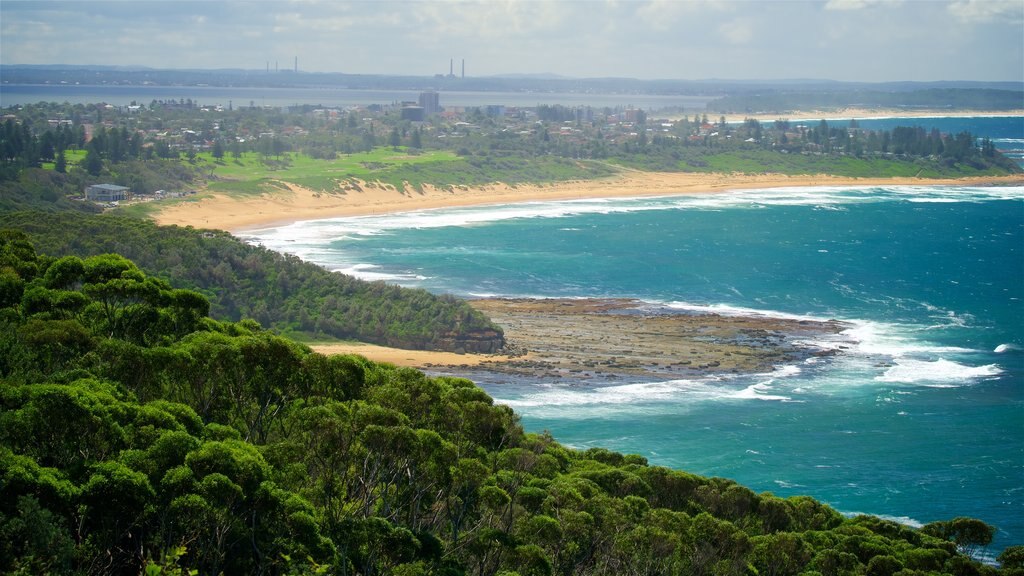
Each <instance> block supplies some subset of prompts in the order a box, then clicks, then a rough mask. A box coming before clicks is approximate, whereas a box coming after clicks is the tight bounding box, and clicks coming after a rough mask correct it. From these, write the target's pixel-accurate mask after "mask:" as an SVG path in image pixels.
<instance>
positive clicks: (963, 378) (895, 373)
mask: <svg viewBox="0 0 1024 576" xmlns="http://www.w3.org/2000/svg"><path fill="white" fill-rule="evenodd" d="M1002 372H1003V370H1002V369H1001V368H1000V367H999V366H997V365H996V364H986V365H984V366H967V365H965V364H960V363H958V362H954V361H952V360H947V359H945V358H940V359H938V360H934V361H927V360H914V359H910V358H901V359H899V360H898V363H897V364H896V365H895V366H892V367H891V368H889V369H888V370H886V371H885V373H884V374H882V375H881V376H877V377H875V380H876V381H879V382H893V383H901V384H921V385H924V386H929V387H934V388H949V387H954V386H957V385H961V384H965V383H968V382H970V381H971V380H975V379H979V378H990V377H993V376H998V375H999V374H1002Z"/></svg>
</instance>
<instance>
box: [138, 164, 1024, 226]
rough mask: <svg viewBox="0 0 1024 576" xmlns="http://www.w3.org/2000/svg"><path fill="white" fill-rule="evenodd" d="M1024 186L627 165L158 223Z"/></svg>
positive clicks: (308, 200) (305, 192)
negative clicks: (564, 177) (725, 195)
mask: <svg viewBox="0 0 1024 576" xmlns="http://www.w3.org/2000/svg"><path fill="white" fill-rule="evenodd" d="M994 184H1015V185H1024V176H1022V175H1012V176H1003V177H985V178H970V179H948V180H945V179H944V180H939V179H922V178H848V177H835V176H827V175H800V176H787V175H783V174H704V173H699V174H698V173H680V172H670V173H663V172H641V171H634V170H628V171H623V172H622V173H620V174H619V175H616V176H614V177H611V178H604V179H600V180H573V181H568V182H557V183H552V184H521V185H508V184H500V183H496V184H491V185H486V186H473V187H470V186H455V187H452V188H449V189H444V188H437V187H431V186H424V187H423V189H422V191H409V190H399V189H395V188H394V187H391V186H387V185H378V184H375V183H372V182H368V183H363V185H361V186H360V190H359V191H353V190H346V191H344V192H341V191H316V190H310V189H308V188H303V187H301V186H296V185H294V184H290V183H287V182H280V183H279V187H278V189H277V190H275V191H272V192H267V193H265V194H262V195H259V196H246V197H234V196H227V195H219V194H209V195H207V194H204V195H203V197H201V198H198V199H189V200H184V201H180V202H176V203H168V204H167V205H166V206H165V207H163V208H162V209H161V210H160V211H159V212H157V213H156V214H155V215H154V217H153V218H154V220H155V221H156V222H157V223H159V224H164V225H170V224H177V225H181V226H193V227H195V228H212V229H218V230H227V231H230V232H244V231H245V230H248V229H256V228H262V227H270V226H275V225H284V224H289V223H292V222H298V221H304V220H321V219H326V218H340V217H352V216H368V215H375V214H388V213H394V212H410V211H415V210H428V209H437V208H451V207H461V206H480V205H491V204H511V203H517V202H541V201H555V200H582V199H593V198H621V197H640V196H673V195H681V194H707V193H715V192H726V191H730V190H751V189H760V188H784V187H813V186H900V185H911V186H941V185H979V186H983V185H994Z"/></svg>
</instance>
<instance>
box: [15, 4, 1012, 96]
mask: <svg viewBox="0 0 1024 576" xmlns="http://www.w3.org/2000/svg"><path fill="white" fill-rule="evenodd" d="M0 26H2V28H0V31H2V38H0V63H2V64H73V65H119V66H146V67H153V68H165V69H186V68H200V69H217V68H242V69H251V70H259V69H263V68H265V67H266V68H270V69H274V70H285V69H287V70H291V69H293V68H294V67H295V66H296V65H297V67H298V69H299V70H301V71H304V72H342V73H353V74H393V75H412V76H432V75H438V74H440V75H448V74H449V73H452V74H454V75H456V76H461V75H462V73H463V68H462V67H463V62H464V66H465V69H464V70H465V75H466V76H467V77H474V76H476V77H479V76H494V75H514V74H553V75H559V76H565V77H576V78H600V77H623V78H638V79H681V80H702V79H746V80H775V79H829V80H841V81H860V82H889V81H921V82H926V81H942V80H975V81H1024V0H768V1H758V2H754V1H749V0H748V1H744V0H572V1H569V0H547V1H545V0H500V1H499V0H494V1H470V0H406V1H400V2H399V1H390V0H380V1H374V2H371V1H366V0H362V1H355V2H351V1H350V2H338V1H328V0H321V1H316V0H309V1H304V0H292V1H285V0H279V1H276V0H262V1H239V2H234V1H222V0H214V1H202V2H200V1H192V0H184V1H182V0H176V1H168V0H138V1H134V2H127V1H90V0H85V1H81V0H80V1H55V0H53V1H51V0H32V1H29V0H4V1H3V2H2V3H0Z"/></svg>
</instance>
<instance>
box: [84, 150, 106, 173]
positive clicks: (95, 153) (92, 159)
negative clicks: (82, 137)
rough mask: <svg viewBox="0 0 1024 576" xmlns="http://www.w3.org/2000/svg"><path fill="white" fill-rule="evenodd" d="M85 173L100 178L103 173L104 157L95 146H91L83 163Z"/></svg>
mask: <svg viewBox="0 0 1024 576" xmlns="http://www.w3.org/2000/svg"><path fill="white" fill-rule="evenodd" d="M83 164H84V167H85V171H86V172H88V173H89V174H90V175H92V176H99V175H100V172H102V171H103V156H102V155H101V154H100V152H99V150H97V149H96V146H95V145H94V144H90V146H89V150H88V151H87V152H86V154H85V161H84V162H83Z"/></svg>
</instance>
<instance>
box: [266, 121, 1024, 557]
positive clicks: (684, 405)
mask: <svg viewBox="0 0 1024 576" xmlns="http://www.w3.org/2000/svg"><path fill="white" fill-rule="evenodd" d="M974 120H975V123H973V124H972V123H970V122H967V123H968V124H970V126H968V127H966V128H965V129H970V130H972V131H973V132H975V133H976V134H980V135H988V136H990V137H992V138H995V139H996V142H997V146H999V147H1000V148H1003V149H1006V150H1010V151H1011V153H1013V154H1017V155H1018V157H1019V155H1020V154H1021V151H1022V150H1021V149H1024V119H1021V118H1010V119H1006V118H1003V119H998V120H994V119H974ZM886 121H887V120H879V121H878V122H886ZM944 121H945V120H942V119H933V120H924V121H922V120H918V121H917V122H918V123H922V124H923V125H926V126H929V127H930V124H924V123H925V122H928V123H939V124H940V126H939V128H940V129H944V130H949V128H946V127H945V126H944V125H941V123H942V122H944ZM867 122H868V121H862V122H861V126H864V127H868V126H866V123H867ZM956 122H959V123H963V122H965V121H964V120H956ZM902 125H906V123H903V124H902ZM979 126H980V127H981V128H980V129H979ZM986 126H987V128H986ZM986 129H987V130H990V131H989V132H988V133H987V134H986V132H985V130H986ZM1013 150H1016V151H1015V152H1014V151H1013ZM249 239H250V240H251V241H253V242H258V243H261V244H264V245H266V246H268V247H270V248H274V249H277V250H281V251H286V252H291V253H294V254H298V255H299V256H301V257H303V258H304V259H306V260H309V261H313V262H317V263H320V264H322V265H324V266H326V267H327V268H329V269H332V270H340V271H345V272H348V273H353V274H356V275H359V276H362V277H365V278H380V279H385V280H387V281H390V282H396V283H400V284H403V285H408V286H418V287H423V288H427V289H429V290H431V291H436V292H450V293H454V294H457V295H462V296H483V295H487V296H535V297H631V298H638V299H641V300H644V301H647V302H650V303H651V304H652V305H657V306H660V307H667V308H670V309H677V310H679V312H680V313H686V312H689V311H713V312H718V313H721V314H763V315H768V316H787V317H788V316H798V317H809V318H817V319H838V320H842V321H845V322H848V323H849V329H848V330H847V331H845V332H844V333H843V334H841V335H840V336H838V337H834V338H823V339H822V340H821V341H820V342H811V343H809V344H810V345H813V346H818V347H821V348H827V349H840V351H841V353H840V354H838V355H835V356H831V357H827V358H812V359H810V360H807V361H804V362H800V363H797V364H793V365H787V366H777V367H776V368H775V370H774V371H772V372H770V373H765V374H757V375H751V376H735V375H724V374H722V375H712V376H709V377H707V378H701V379H693V380H672V381H649V380H637V381H624V380H619V381H613V382H609V381H590V382H586V381H570V380H569V379H562V380H558V381H542V380H526V379H512V378H511V377H509V376H503V375H490V374H483V373H481V374H476V375H474V376H473V377H474V379H475V380H477V381H478V382H479V383H480V384H481V385H482V386H484V387H485V388H486V389H487V391H488V392H489V393H490V394H491V395H492V396H493V397H494V398H495V399H496V400H497V401H499V402H504V403H507V404H509V405H511V406H512V407H514V408H515V410H516V411H517V412H518V413H519V414H521V415H522V418H523V423H524V425H525V426H526V428H527V429H528V430H533V431H541V430H549V431H551V433H552V434H553V435H554V436H555V437H556V438H557V439H558V440H559V441H561V442H563V443H565V444H568V445H571V446H575V447H581V448H585V447H590V446H602V447H606V448H610V449H613V450H617V451H622V452H629V453H638V454H642V455H644V456H646V457H647V458H648V459H649V460H650V461H651V463H654V464H660V465H666V466H671V467H675V468H680V469H684V470H687V471H690V472H694V473H698V474H703V475H709V476H722V477H727V478H732V479H734V480H736V481H738V482H740V483H742V484H744V485H746V486H748V487H750V488H752V489H753V490H755V491H759V492H760V491H769V492H772V493H775V494H778V495H783V496H789V495H796V494H807V495H810V496H813V497H815V498H818V499H820V500H823V501H825V502H827V503H829V504H830V505H832V506H833V507H835V508H836V509H838V510H840V511H842V512H844V513H870V514H876V515H880V516H884V517H889V518H894V519H898V520H900V521H902V522H906V523H909V524H922V523H927V522H930V521H934V520H942V519H949V518H952V517H955V516H972V517H976V518H980V519H982V520H984V521H986V522H989V523H991V524H994V525H996V526H997V528H998V532H997V536H996V542H995V543H994V545H993V547H992V551H995V552H997V551H998V550H999V549H1001V548H1003V547H1005V546H1007V545H1011V544H1024V333H1022V329H1024V187H1000V188H971V187H880V188H845V187H844V188H791V189H771V190H748V191H734V192H726V193H722V194H713V195H702V196H686V197H678V196H677V197H661V198H642V199H640V198H633V199H605V200H579V201H566V202H538V203H528V204H519V205H514V206H487V207H474V208H462V209H450V210H437V211H423V212H414V213H406V214H395V215H388V216H378V217H364V218H348V219H336V220H321V221H314V222H303V223H297V224H293V225H290V226H285V227H280V228H272V229H266V230H259V231H254V232H252V233H251V234H250V235H249Z"/></svg>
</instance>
